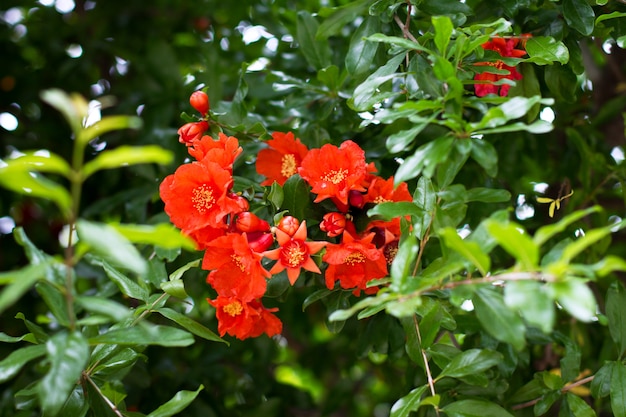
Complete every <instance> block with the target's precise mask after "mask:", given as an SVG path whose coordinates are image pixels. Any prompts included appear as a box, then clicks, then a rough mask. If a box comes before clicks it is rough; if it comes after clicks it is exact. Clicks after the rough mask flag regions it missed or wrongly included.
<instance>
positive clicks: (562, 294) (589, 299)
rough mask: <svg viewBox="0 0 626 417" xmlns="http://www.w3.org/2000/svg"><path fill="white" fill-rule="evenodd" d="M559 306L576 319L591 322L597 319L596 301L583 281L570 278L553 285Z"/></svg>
mask: <svg viewBox="0 0 626 417" xmlns="http://www.w3.org/2000/svg"><path fill="white" fill-rule="evenodd" d="M548 285H551V286H552V288H553V289H554V295H555V298H556V300H557V301H558V302H559V304H560V305H561V306H562V307H563V308H564V309H565V310H566V311H567V312H568V313H570V314H571V315H572V316H573V317H574V318H576V319H578V320H580V321H583V322H590V321H592V320H593V319H594V318H595V317H596V309H597V304H596V299H595V297H594V295H593V292H592V291H591V290H590V289H589V287H588V286H587V284H585V282H584V281H583V280H581V279H578V278H570V279H568V280H566V281H561V282H554V283H551V284H548Z"/></svg>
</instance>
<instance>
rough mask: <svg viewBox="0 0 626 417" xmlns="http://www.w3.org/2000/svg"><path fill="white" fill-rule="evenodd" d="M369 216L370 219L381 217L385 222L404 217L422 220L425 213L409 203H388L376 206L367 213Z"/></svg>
mask: <svg viewBox="0 0 626 417" xmlns="http://www.w3.org/2000/svg"><path fill="white" fill-rule="evenodd" d="M367 215H368V216H370V217H372V216H380V217H382V218H383V219H384V220H391V219H394V218H397V217H404V216H413V217H416V218H421V217H422V216H423V215H424V212H423V211H422V209H420V208H419V207H418V206H417V205H416V204H415V203H411V202H409V201H387V202H384V203H380V204H376V205H375V206H374V207H372V208H371V209H369V210H368V211H367Z"/></svg>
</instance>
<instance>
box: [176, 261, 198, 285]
mask: <svg viewBox="0 0 626 417" xmlns="http://www.w3.org/2000/svg"><path fill="white" fill-rule="evenodd" d="M201 261H202V259H196V260H193V261H189V262H187V263H186V264H185V265H183V266H181V267H180V268H178V269H177V270H176V271H174V272H172V273H171V274H170V281H175V280H177V279H181V278H182V276H183V274H184V273H185V272H187V271H189V270H190V269H191V268H197V267H199V266H200V262H201Z"/></svg>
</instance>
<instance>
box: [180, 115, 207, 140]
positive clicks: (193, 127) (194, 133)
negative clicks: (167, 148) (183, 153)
mask: <svg viewBox="0 0 626 417" xmlns="http://www.w3.org/2000/svg"><path fill="white" fill-rule="evenodd" d="M208 128H209V124H208V123H207V122H205V121H201V122H192V123H186V124H184V125H182V126H181V127H180V129H178V141H179V142H180V143H184V144H186V145H191V142H193V141H194V140H198V139H200V138H201V137H202V135H203V134H204V132H206V131H207V129H208Z"/></svg>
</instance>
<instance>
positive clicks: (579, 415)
mask: <svg viewBox="0 0 626 417" xmlns="http://www.w3.org/2000/svg"><path fill="white" fill-rule="evenodd" d="M565 398H566V399H567V404H568V405H569V409H570V411H571V412H572V413H573V414H574V416H575V417H596V412H595V411H593V409H592V408H591V407H590V406H589V404H587V402H585V400H583V399H582V398H580V397H579V396H577V395H574V394H572V393H571V392H568V393H567V394H565Z"/></svg>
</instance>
